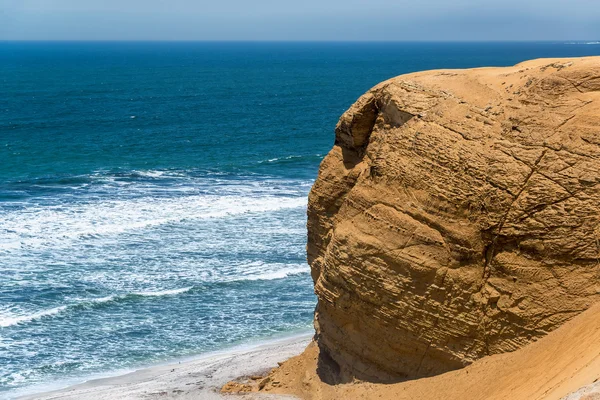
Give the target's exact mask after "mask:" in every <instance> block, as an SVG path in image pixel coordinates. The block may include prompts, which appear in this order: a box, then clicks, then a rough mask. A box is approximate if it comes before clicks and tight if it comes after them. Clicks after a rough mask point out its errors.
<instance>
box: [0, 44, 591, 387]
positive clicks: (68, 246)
mask: <svg viewBox="0 0 600 400" xmlns="http://www.w3.org/2000/svg"><path fill="white" fill-rule="evenodd" d="M597 54H600V46H598V45H593V44H584V43H574V44H573V43H569V44H567V43H478V44H475V43H453V44H452V43H451V44H448V43H446V44H439V43H127V42H125V43H101V42H99V43H76V42H74V43H16V42H15V43H11V42H4V43H0V88H1V90H0V398H10V397H13V396H15V395H16V394H18V393H22V392H23V391H24V390H28V391H31V390H37V389H42V388H46V387H47V385H48V384H50V383H60V382H63V381H65V382H66V381H69V382H71V381H76V380H78V379H79V380H84V379H86V378H87V377H89V376H92V375H94V374H102V373H110V372H111V371H120V370H123V369H128V368H135V367H140V366H145V365H150V364H153V363H158V362H163V361H167V360H169V359H175V358H178V357H183V356H189V355H193V354H199V353H203V352H208V351H213V350H217V349H223V348H227V347H228V346H233V345H235V344H238V343H245V342H249V341H256V340H261V339H267V338H270V337H274V336H282V335H287V334H293V333H297V332H300V331H308V330H310V328H311V320H312V312H313V309H314V306H315V303H316V300H315V297H314V295H313V292H312V282H311V279H310V275H309V268H308V266H307V265H306V262H305V241H306V233H305V223H306V217H305V214H306V196H307V194H308V191H309V189H310V185H311V184H312V181H313V179H314V177H315V176H316V173H317V170H318V165H319V162H320V160H321V159H322V157H323V155H324V154H326V152H327V151H328V150H329V148H330V147H331V145H332V144H333V128H334V126H335V123H336V121H337V119H338V117H339V115H340V114H341V113H342V112H343V111H344V110H345V109H346V108H347V107H349V106H350V105H351V104H352V103H353V102H354V101H355V100H356V98H357V97H358V96H359V95H361V94H362V93H363V92H364V91H366V90H367V89H369V88H370V87H371V86H373V85H375V84H376V83H378V82H379V81H381V80H384V79H387V78H390V77H393V76H395V75H399V74H402V73H406V72H411V71H416V70H422V69H431V68H462V67H473V66H482V65H511V64H515V63H517V62H520V61H523V60H525V59H530V58H537V57H557V56H561V57H562V56H581V55H597Z"/></svg>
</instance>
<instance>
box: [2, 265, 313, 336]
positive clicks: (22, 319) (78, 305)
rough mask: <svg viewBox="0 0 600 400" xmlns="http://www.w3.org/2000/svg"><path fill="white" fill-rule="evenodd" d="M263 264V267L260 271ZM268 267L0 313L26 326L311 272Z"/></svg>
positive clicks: (296, 267) (291, 267)
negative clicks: (190, 283)
mask: <svg viewBox="0 0 600 400" xmlns="http://www.w3.org/2000/svg"><path fill="white" fill-rule="evenodd" d="M275 265H278V264H275ZM261 267H262V269H261V270H259V269H260V268H261ZM265 268H267V266H266V265H265V264H263V263H261V262H257V263H251V264H249V265H248V266H247V268H245V270H244V271H243V272H242V271H238V273H239V274H238V275H236V276H234V275H230V276H217V277H215V278H213V279H212V280H210V281H207V282H203V283H201V284H199V285H197V286H187V287H184V288H177V289H166V290H156V291H154V290H147V291H132V292H130V293H124V294H114V295H110V296H104V297H98V298H76V299H72V300H71V301H73V302H72V303H70V304H66V305H62V306H59V307H54V308H50V309H47V310H42V311H37V312H35V313H31V314H27V315H14V314H12V313H5V314H4V315H2V314H0V328H8V327H11V326H15V325H22V324H27V323H31V322H35V321H38V320H41V319H47V318H53V317H56V316H60V315H63V314H65V313H68V312H70V311H76V310H88V309H97V308H103V307H107V306H110V304H115V303H123V302H128V301H135V300H136V299H140V298H156V297H169V296H177V295H181V294H185V293H190V292H194V291H195V290H203V289H205V288H206V287H209V288H210V285H213V284H228V283H234V282H235V283H239V282H244V281H260V280H265V281H266V280H276V279H284V278H287V277H290V276H296V275H301V274H306V273H308V272H309V270H308V266H307V265H289V266H286V267H283V268H276V269H271V270H270V271H265V270H264V269H265ZM271 268H273V266H271ZM206 285H209V286H206Z"/></svg>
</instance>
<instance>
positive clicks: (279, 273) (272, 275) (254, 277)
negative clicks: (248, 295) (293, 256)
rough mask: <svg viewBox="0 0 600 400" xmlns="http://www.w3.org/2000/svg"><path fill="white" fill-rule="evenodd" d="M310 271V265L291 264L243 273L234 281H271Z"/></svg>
mask: <svg viewBox="0 0 600 400" xmlns="http://www.w3.org/2000/svg"><path fill="white" fill-rule="evenodd" d="M307 272H309V269H308V265H301V266H290V267H287V268H281V269H275V270H271V271H267V272H263V273H258V274H241V275H239V276H238V277H236V278H233V279H232V280H234V281H261V280H264V281H270V280H274V279H283V278H287V277H288V276H293V275H299V274H303V273H307Z"/></svg>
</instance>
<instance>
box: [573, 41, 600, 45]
mask: <svg viewBox="0 0 600 400" xmlns="http://www.w3.org/2000/svg"><path fill="white" fill-rule="evenodd" d="M565 44H571V45H572V44H577V45H600V41H591V42H566V43H565Z"/></svg>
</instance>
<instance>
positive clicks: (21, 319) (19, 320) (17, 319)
mask: <svg viewBox="0 0 600 400" xmlns="http://www.w3.org/2000/svg"><path fill="white" fill-rule="evenodd" d="M66 309H67V306H60V307H55V308H51V309H49V310H43V311H39V312H36V313H34V314H30V315H19V316H15V315H0V328H6V327H9V326H13V325H18V324H23V323H27V322H31V321H35V320H38V319H41V318H44V317H50V316H52V315H56V314H59V313H61V312H63V311H65V310H66Z"/></svg>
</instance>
